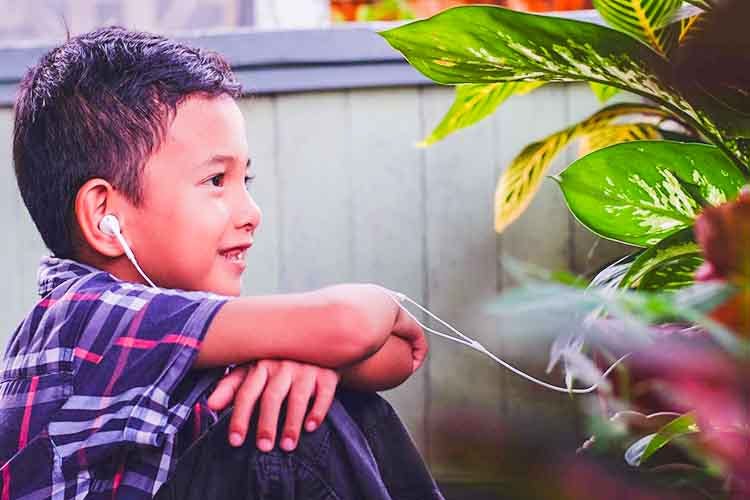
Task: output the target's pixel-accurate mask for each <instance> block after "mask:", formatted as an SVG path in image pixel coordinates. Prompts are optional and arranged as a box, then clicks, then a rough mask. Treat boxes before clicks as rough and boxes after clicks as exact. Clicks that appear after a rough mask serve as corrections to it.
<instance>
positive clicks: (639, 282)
mask: <svg viewBox="0 0 750 500" xmlns="http://www.w3.org/2000/svg"><path fill="white" fill-rule="evenodd" d="M701 262H703V259H702V258H701V250H700V247H699V246H698V244H697V243H696V242H695V237H694V236H693V228H692V227H688V228H686V229H683V230H682V231H678V232H676V233H675V234H673V235H671V236H668V237H666V238H664V239H663V240H661V241H660V242H659V243H657V244H656V245H654V246H652V247H650V248H647V249H646V250H645V251H643V253H641V254H640V255H639V256H638V258H636V259H635V261H634V262H633V264H632V265H631V266H630V269H628V272H627V274H625V276H624V277H623V279H622V281H621V282H620V286H622V287H625V288H638V289H641V290H676V289H678V288H683V287H686V286H689V285H692V284H693V282H694V281H695V280H694V279H693V274H694V273H695V270H696V269H697V268H698V266H699V265H700V263H701Z"/></svg>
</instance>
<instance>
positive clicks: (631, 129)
mask: <svg viewBox="0 0 750 500" xmlns="http://www.w3.org/2000/svg"><path fill="white" fill-rule="evenodd" d="M656 139H662V135H661V132H660V131H659V127H657V126H656V125H653V124H651V123H623V124H619V125H609V126H607V127H602V128H599V129H596V130H592V131H591V133H589V134H587V135H586V136H584V137H583V139H582V140H581V146H580V148H579V149H578V154H579V156H583V155H587V154H589V153H591V152H592V151H596V150H597V149H602V148H606V147H607V146H611V145H613V144H619V143H621V142H629V141H645V140H656Z"/></svg>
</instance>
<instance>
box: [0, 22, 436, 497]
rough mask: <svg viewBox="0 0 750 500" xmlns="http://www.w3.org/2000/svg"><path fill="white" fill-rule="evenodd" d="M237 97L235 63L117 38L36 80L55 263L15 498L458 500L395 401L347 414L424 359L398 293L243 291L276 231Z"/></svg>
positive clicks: (2, 402)
mask: <svg viewBox="0 0 750 500" xmlns="http://www.w3.org/2000/svg"><path fill="white" fill-rule="evenodd" d="M239 95H240V88H239V85H238V84H237V82H236V80H235V79H234V77H233V75H232V73H231V71H230V69H229V67H228V65H227V64H226V62H225V61H224V60H223V59H222V58H221V57H220V56H218V55H216V54H212V53H206V52H202V51H199V50H195V49H192V48H189V47H185V46H183V45H180V44H178V43H175V42H173V41H170V40H167V39H165V38H163V37H159V36H155V35H151V34H146V33H138V32H131V31H127V30H124V29H121V28H115V27H113V28H103V29H100V30H96V31H94V32H91V33H88V34H85V35H81V36H79V37H76V38H73V39H70V40H68V41H67V42H66V43H65V44H63V45H62V46H60V47H58V48H56V49H54V50H52V51H51V52H50V53H48V54H47V55H45V56H44V57H43V58H42V60H41V61H40V62H39V64H38V65H37V66H36V67H33V68H31V69H30V70H29V72H28V73H27V75H26V76H25V78H24V80H23V82H22V84H21V89H20V92H19V95H18V99H17V102H16V107H15V127H14V136H13V154H14V165H15V172H16V177H17V180H18V185H19V189H20V191H21V195H22V197H23V200H24V202H25V204H26V206H27V208H28V209H29V212H30V214H31V216H32V219H33V220H34V223H35V224H36V226H37V228H38V229H39V231H40V233H41V235H42V237H43V239H44V241H45V243H46V245H47V246H48V247H49V248H50V250H51V251H52V253H53V255H54V257H49V258H45V259H43V260H42V263H41V266H40V269H39V275H38V277H39V280H38V281H39V294H40V296H41V300H40V302H39V303H38V304H37V305H36V306H35V307H34V309H33V310H32V311H31V312H30V313H29V315H28V316H27V317H26V319H25V320H24V321H23V322H22V323H21V325H20V326H19V327H18V329H17V330H16V332H15V333H14V335H13V337H12V339H11V341H10V343H9V345H8V347H7V350H6V354H5V366H4V370H3V372H2V379H0V463H2V464H5V465H3V467H2V469H1V470H2V474H1V475H0V478H1V479H2V489H1V490H0V491H2V498H3V499H5V498H83V497H85V498H100V497H102V498H103V497H106V498H112V497H116V498H152V497H154V496H155V495H157V493H158V496H159V498H234V497H238V496H241V497H242V498H373V499H374V498H378V499H380V498H382V499H386V498H441V496H440V493H439V492H438V490H437V488H436V487H435V484H434V481H433V480H432V478H431V477H430V475H429V473H428V472H427V471H426V469H425V468H424V465H423V464H422V462H421V459H420V458H419V455H418V454H417V453H416V450H415V449H414V447H413V445H412V444H411V441H409V438H408V435H407V434H406V433H405V431H404V430H403V427H402V426H401V424H400V422H399V421H398V419H397V417H395V415H394V414H393V412H392V409H390V407H389V406H387V405H386V404H385V403H384V402H383V401H382V399H380V398H379V397H377V396H375V395H372V394H369V395H368V394H364V393H362V394H356V393H347V392H341V393H340V394H339V396H338V397H337V399H336V400H335V401H332V400H333V394H334V391H335V389H336V386H337V385H338V384H339V383H341V385H344V386H348V387H350V388H355V389H364V390H380V389H385V388H388V387H393V386H396V385H398V384H400V383H401V382H403V381H404V380H405V379H406V378H407V377H409V376H410V375H411V374H412V373H413V372H414V371H415V370H416V369H417V368H419V366H420V365H421V363H422V361H423V360H424V358H425V355H426V351H427V345H426V342H425V339H424V334H423V332H422V330H421V328H420V327H419V325H418V324H417V323H416V322H415V321H414V320H413V319H412V318H410V317H409V315H407V314H405V313H403V312H401V310H400V308H399V306H398V304H397V303H396V301H395V300H394V295H393V294H392V292H390V291H389V290H386V289H384V288H381V287H378V286H375V285H361V284H345V285H337V286H332V287H327V288H324V289H321V290H315V291H311V292H307V293H298V294H286V295H271V296H256V297H242V298H241V297H239V294H240V280H241V275H242V272H243V270H244V268H245V264H244V256H245V253H246V251H247V250H248V249H249V248H250V246H251V245H252V239H253V234H254V232H255V230H256V229H257V227H258V225H259V224H260V219H261V214H260V210H259V209H258V207H257V206H256V205H255V203H254V201H253V200H252V198H251V197H250V195H249V194H248V192H247V189H246V183H247V181H249V180H250V179H251V177H249V172H248V169H249V166H250V160H249V150H248V145H247V142H246V132H245V125H244V120H243V117H242V115H241V113H240V111H239V108H238V107H237V104H236V103H235V101H234V99H235V98H237V97H239ZM106 216H110V217H109V219H110V221H111V219H112V218H115V219H116V221H117V223H118V224H119V226H120V230H121V236H122V238H124V242H125V244H127V245H128V246H129V247H132V250H133V252H134V254H135V256H136V258H137V264H139V265H140V269H139V268H138V266H137V265H136V263H135V262H131V261H130V260H129V259H128V257H127V255H126V253H125V250H124V246H123V241H122V240H120V238H119V236H120V235H119V234H116V233H114V232H113V230H112V229H111V227H110V226H106V227H105V225H103V224H102V221H103V220H104V219H105V217H106ZM146 277H148V278H150V280H152V281H153V282H154V283H156V285H157V286H158V288H157V287H149V286H147V285H146V284H145V283H146V282H148V280H147V279H146ZM229 365H238V366H237V367H236V368H235V369H234V370H233V371H231V372H230V373H229V374H225V368H226V367H227V366H229ZM222 376H223V378H222ZM220 379H221V380H220ZM219 380H220V382H219V383H218V385H216V382H217V381H219ZM209 394H210V398H207V396H208V395H209ZM311 399H314V401H313V402H312V408H311V409H310V410H309V413H307V410H308V402H310V400H311ZM231 402H234V409H233V411H232V412H225V414H224V415H223V416H219V415H218V414H217V413H216V412H217V411H220V410H222V409H223V408H225V407H226V406H228V405H229V404H230V403H231ZM284 402H285V408H284V409H283V410H285V411H282V403H284ZM256 403H259V404H258V406H259V411H258V412H257V414H258V416H257V420H256V418H254V419H253V421H252V426H253V428H255V427H257V434H256V437H257V441H256V442H252V439H246V437H247V431H248V425H249V423H250V420H251V415H252V414H253V410H254V408H255V406H256ZM329 407H330V412H329ZM280 412H281V413H285V418H284V424H283V428H282V430H281V432H279V433H277V432H276V424H277V421H278V419H279V414H280ZM306 413H307V415H306ZM327 413H328V415H327V418H326V414H327ZM305 417H307V418H305ZM324 418H325V420H324ZM217 421H218V424H217ZM303 421H305V429H306V431H308V433H306V434H305V433H301V432H300V428H301V427H302V423H303ZM209 428H210V429H209ZM207 430H208V432H206V431H207ZM277 434H279V435H277ZM217 436H218V437H217ZM227 440H228V441H229V442H230V443H231V446H229V444H228V443H227ZM279 448H281V449H279ZM167 479H170V481H169V483H168V484H167V485H166V487H165V488H161V486H162V485H164V483H165V482H167ZM160 488H161V490H160Z"/></svg>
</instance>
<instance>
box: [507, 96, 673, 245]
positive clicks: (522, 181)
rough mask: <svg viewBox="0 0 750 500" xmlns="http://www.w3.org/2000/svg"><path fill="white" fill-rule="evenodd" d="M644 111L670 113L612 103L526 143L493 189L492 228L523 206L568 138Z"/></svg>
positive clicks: (661, 115)
mask: <svg viewBox="0 0 750 500" xmlns="http://www.w3.org/2000/svg"><path fill="white" fill-rule="evenodd" d="M643 114H646V115H655V116H660V117H667V116H669V114H668V113H667V112H665V111H663V110H662V109H661V108H659V107H656V106H651V105H647V104H614V105H612V106H607V107H605V108H603V109H601V110H599V111H598V112H596V113H594V114H593V115H591V116H590V117H588V118H586V119H585V120H583V121H582V122H580V123H577V124H575V125H573V126H571V127H568V128H566V129H563V130H561V131H559V132H556V133H554V134H552V135H550V136H548V137H546V138H545V139H542V140H541V141H537V142H534V143H532V144H529V145H528V146H526V147H525V148H524V149H523V151H521V153H520V154H519V155H518V156H517V157H516V158H515V159H514V160H513V161H512V162H511V164H510V165H509V166H508V168H506V169H505V171H504V172H503V174H502V175H501V176H500V179H499V180H498V183H497V189H496V190H495V231H497V232H498V233H500V232H502V231H503V230H504V229H505V228H506V227H508V226H509V225H510V224H511V223H512V222H513V221H515V220H516V219H517V218H518V217H519V216H520V215H521V214H522V213H523V212H524V210H526V207H528V206H529V203H531V200H532V199H533V198H534V195H535V194H536V192H537V191H538V190H539V185H540V183H541V181H542V177H543V176H544V174H545V172H546V171H547V170H548V169H549V166H550V165H551V164H552V160H554V159H555V157H556V156H557V155H558V154H559V153H560V152H561V151H562V150H563V149H565V147H566V146H567V145H568V144H570V142H571V141H573V140H574V139H576V138H578V137H582V136H583V137H585V136H587V135H589V134H597V133H598V132H600V131H601V130H603V129H605V128H608V127H611V126H612V124H613V122H614V121H615V120H616V119H618V118H621V117H623V116H627V115H643ZM641 125H643V124H641ZM618 130H619V129H618ZM631 136H632V135H631ZM619 137H620V138H621V139H622V140H628V138H627V137H626V136H625V135H622V134H621V135H620V136H619Z"/></svg>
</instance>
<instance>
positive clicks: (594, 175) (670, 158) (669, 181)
mask: <svg viewBox="0 0 750 500" xmlns="http://www.w3.org/2000/svg"><path fill="white" fill-rule="evenodd" d="M559 180H560V185H561V187H562V190H563V194H564V196H565V201H566V202H567V204H568V206H569V207H570V210H571V212H572V213H573V215H575V216H576V218H577V219H578V220H579V221H581V223H582V224H584V225H585V226H586V227H588V228H589V229H590V230H592V231H593V232H595V233H597V234H599V235H601V236H603V237H605V238H609V239H613V240H616V241H621V242H624V243H629V244H631V245H636V246H651V245H654V244H656V243H658V242H659V241H661V240H662V239H664V238H666V237H667V236H669V235H671V234H674V233H676V232H677V231H680V230H682V229H685V228H687V227H690V226H692V225H693V222H694V220H695V217H696V216H697V214H698V212H699V210H700V203H699V201H697V200H696V196H697V195H700V198H702V199H703V200H706V201H707V202H708V203H711V204H713V205H717V204H719V203H723V202H725V201H727V200H729V199H732V198H734V197H735V196H736V195H737V193H738V192H739V190H740V188H741V187H742V185H743V184H744V182H745V181H744V177H743V175H742V173H741V172H740V171H739V169H738V168H737V167H736V166H735V165H734V164H733V163H732V162H731V161H730V160H729V159H728V158H727V157H726V156H724V155H723V154H722V152H721V151H720V150H719V149H718V148H716V147H714V146H709V145H705V144H695V143H692V144H691V143H680V142H671V141H637V142H626V143H622V144H617V145H615V146H610V147H608V148H605V149H600V150H598V151H595V152H593V153H591V154H589V155H587V156H584V157H583V158H580V159H578V160H576V161H575V162H574V163H573V164H571V165H570V167H568V168H567V169H566V170H564V171H563V172H562V173H561V174H560V178H559ZM691 186H692V188H694V189H695V190H697V191H694V192H691V189H690V187H691Z"/></svg>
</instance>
